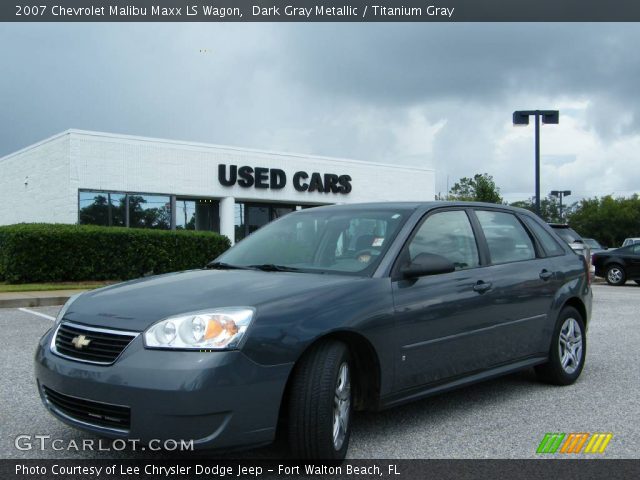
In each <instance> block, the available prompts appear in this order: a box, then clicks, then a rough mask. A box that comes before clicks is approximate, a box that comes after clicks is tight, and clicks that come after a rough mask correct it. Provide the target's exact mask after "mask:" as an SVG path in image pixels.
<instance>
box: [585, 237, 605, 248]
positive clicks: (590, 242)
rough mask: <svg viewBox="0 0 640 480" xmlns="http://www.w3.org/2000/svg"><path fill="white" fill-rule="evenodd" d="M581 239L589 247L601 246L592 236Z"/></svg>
mask: <svg viewBox="0 0 640 480" xmlns="http://www.w3.org/2000/svg"><path fill="white" fill-rule="evenodd" d="M583 240H584V243H586V244H587V245H589V247H591V248H602V246H601V245H600V244H599V243H598V241H597V240H595V239H593V238H583Z"/></svg>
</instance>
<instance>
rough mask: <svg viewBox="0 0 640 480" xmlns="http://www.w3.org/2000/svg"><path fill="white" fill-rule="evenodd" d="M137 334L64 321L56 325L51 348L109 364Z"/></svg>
mask: <svg viewBox="0 0 640 480" xmlns="http://www.w3.org/2000/svg"><path fill="white" fill-rule="evenodd" d="M137 335H138V333H136V332H125V331H121V330H107V329H102V328H95V327H85V326H83V325H78V324H75V323H68V322H66V323H62V324H60V326H59V327H58V330H57V331H56V334H55V336H54V340H53V342H52V343H51V350H53V352H54V353H57V354H58V355H60V356H63V357H67V358H70V359H73V360H79V361H83V362H90V363H97V364H101V365H110V364H112V363H113V362H115V360H116V358H118V356H119V355H120V354H121V353H122V351H123V350H124V349H125V348H126V347H127V345H129V343H131V341H132V340H133V339H134V338H135V337H136V336H137Z"/></svg>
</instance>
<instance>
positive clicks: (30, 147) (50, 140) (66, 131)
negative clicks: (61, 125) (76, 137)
mask: <svg viewBox="0 0 640 480" xmlns="http://www.w3.org/2000/svg"><path fill="white" fill-rule="evenodd" d="M71 133H73V130H71V129H69V130H65V131H64V132H60V133H56V134H55V135H51V136H50V137H47V138H45V139H44V140H40V141H39V142H36V143H32V144H31V145H27V146H26V147H22V148H21V149H20V150H16V151H15V152H11V153H7V154H6V155H4V156H3V157H0V162H2V161H4V160H7V159H9V158H11V157H15V156H16V155H20V154H21V153H25V152H28V151H29V150H32V149H34V148H38V147H40V146H42V145H44V144H46V143H49V142H53V141H54V140H58V139H60V138H62V137H64V136H65V135H71Z"/></svg>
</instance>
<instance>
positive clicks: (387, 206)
mask: <svg viewBox="0 0 640 480" xmlns="http://www.w3.org/2000/svg"><path fill="white" fill-rule="evenodd" d="M443 207H476V208H478V207H479V208H499V209H503V210H511V211H514V212H519V213H524V214H527V215H533V214H532V213H531V212H530V211H529V210H526V209H524V208H518V207H512V206H510V205H502V204H499V203H485V202H462V201H441V200H437V201H431V202H368V203H346V204H345V203H343V204H334V205H324V206H319V207H314V208H313V209H304V210H302V211H306V210H317V209H322V210H333V209H354V210H371V209H375V210H416V209H424V210H431V209H433V208H443Z"/></svg>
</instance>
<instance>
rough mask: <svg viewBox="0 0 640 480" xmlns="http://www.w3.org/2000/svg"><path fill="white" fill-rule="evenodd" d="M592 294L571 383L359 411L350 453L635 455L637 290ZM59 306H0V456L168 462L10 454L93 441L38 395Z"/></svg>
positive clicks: (114, 454)
mask: <svg viewBox="0 0 640 480" xmlns="http://www.w3.org/2000/svg"><path fill="white" fill-rule="evenodd" d="M593 288H594V304H593V316H592V319H591V323H590V326H589V334H588V347H587V349H588V350H587V362H586V365H585V369H584V371H583V373H582V376H581V378H580V379H579V380H578V382H577V383H576V384H574V385H572V386H569V387H555V386H549V385H545V384H542V383H539V382H538V381H537V380H536V378H535V375H534V374H533V372H532V371H526V372H521V373H517V374H513V375H509V376H506V377H503V378H500V379H496V380H492V381H489V382H485V383H482V384H477V385H473V386H470V387H465V388H463V389H460V390H457V391H454V392H449V393H445V394H442V395H439V396H436V397H431V398H429V399H426V400H422V401H418V402H415V403H412V404H409V405H405V406H402V407H397V408H394V409H391V410H387V411H384V412H377V413H357V414H356V415H355V417H354V423H353V434H352V438H351V445H350V448H349V453H348V456H349V457H350V458H386V459H396V458H398V459H399V458H479V459H482V458H536V457H540V456H541V455H537V454H536V448H537V447H538V444H539V443H540V441H541V440H542V438H543V436H544V435H545V433H547V432H565V433H569V432H590V433H595V432H611V433H613V439H612V440H611V442H610V444H609V446H608V448H607V450H606V452H605V453H604V454H603V455H599V457H605V458H640V453H639V452H640V429H639V428H638V418H640V395H639V393H640V381H639V379H640V362H638V360H639V353H638V352H639V350H638V346H639V345H640V315H639V314H638V313H639V312H640V287H639V286H636V285H635V284H631V283H630V284H628V285H627V286H624V287H609V286H606V285H595V286H594V287H593ZM58 309H59V307H41V308H33V309H28V310H24V309H23V310H18V309H0V328H1V329H2V332H3V333H2V336H1V338H2V339H3V346H2V348H1V349H0V352H1V355H2V366H3V375H2V378H1V379H0V405H1V406H2V407H1V409H0V458H23V459H27V458H31V459H36V458H76V459H77V458H95V459H97V458H116V459H129V458H160V457H162V458H167V453H166V452H165V453H152V452H149V451H148V450H147V451H144V452H141V451H137V452H134V451H132V450H131V449H126V450H124V451H85V452H82V451H76V450H69V451H65V450H62V451H57V450H54V449H52V448H51V446H50V445H49V447H48V448H47V449H45V450H40V449H38V448H35V444H36V443H37V442H34V448H32V449H31V450H18V449H17V448H16V447H15V439H16V437H17V436H18V435H32V436H35V435H49V436H50V438H51V439H62V441H63V442H64V444H65V445H66V444H67V443H68V442H70V441H71V440H75V442H77V444H81V443H82V440H83V439H91V438H93V439H96V437H92V436H91V435H88V434H85V433H83V432H80V431H77V430H75V429H73V428H70V427H67V426H66V425H64V424H62V423H60V422H59V421H57V420H56V419H54V418H53V417H52V416H51V415H50V414H49V413H47V412H46V410H45V408H44V407H43V406H42V405H41V403H40V398H39V397H38V394H37V391H36V387H35V380H34V376H33V354H34V351H35V346H36V344H37V341H38V339H39V338H40V336H41V335H43V334H44V333H45V332H46V331H47V330H48V329H49V328H50V327H51V325H52V323H53V322H52V320H50V319H48V318H45V317H46V316H51V317H53V316H55V314H56V313H57V311H58ZM32 312H37V313H39V314H40V316H38V315H36V314H34V313H32ZM42 315H44V316H42ZM107 444H108V443H107ZM286 455H287V454H286V448H285V446H284V444H283V442H282V441H280V442H277V443H276V444H274V445H272V446H269V447H264V448H260V449H254V450H250V451H246V452H242V453H241V454H238V453H229V452H227V453H224V452H215V453H212V452H195V453H191V454H190V456H192V457H194V458H195V457H201V456H204V457H207V458H238V457H240V456H241V457H242V458H261V459H266V458H283V457H285V456H286ZM543 456H544V455H543ZM579 456H580V457H593V456H594V455H588V454H584V455H579ZM546 457H547V458H548V457H554V455H546ZM555 457H556V458H557V455H556V456H555Z"/></svg>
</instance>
